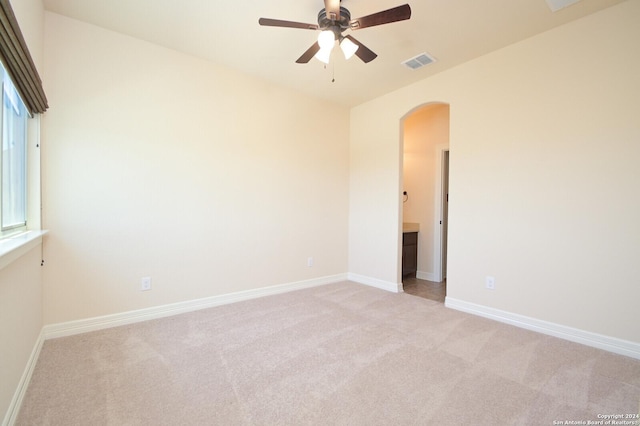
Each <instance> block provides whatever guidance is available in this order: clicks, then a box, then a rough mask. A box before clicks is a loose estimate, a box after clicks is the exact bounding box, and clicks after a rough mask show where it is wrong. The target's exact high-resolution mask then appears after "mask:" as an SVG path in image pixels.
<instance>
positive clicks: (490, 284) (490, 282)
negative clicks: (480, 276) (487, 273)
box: [485, 277, 496, 290]
mask: <svg viewBox="0 0 640 426" xmlns="http://www.w3.org/2000/svg"><path fill="white" fill-rule="evenodd" d="M485 287H487V288H488V289H489V290H495V289H496V279H495V278H494V277H487V278H486V280H485Z"/></svg>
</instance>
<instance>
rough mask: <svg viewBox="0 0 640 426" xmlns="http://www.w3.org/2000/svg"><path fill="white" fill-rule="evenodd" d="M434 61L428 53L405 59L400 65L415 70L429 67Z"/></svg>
mask: <svg viewBox="0 0 640 426" xmlns="http://www.w3.org/2000/svg"><path fill="white" fill-rule="evenodd" d="M435 61H436V60H435V58H434V57H433V56H431V55H429V54H428V53H421V54H419V55H418V56H414V57H413V58H411V59H407V60H406V61H404V62H403V63H402V65H404V66H406V67H407V68H411V69H412V70H417V69H418V68H422V67H424V66H425V65H429V64H431V63H433V62H435Z"/></svg>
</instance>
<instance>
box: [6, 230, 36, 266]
mask: <svg viewBox="0 0 640 426" xmlns="http://www.w3.org/2000/svg"><path fill="white" fill-rule="evenodd" d="M47 232H48V231H46V230H43V231H40V230H33V231H25V232H23V233H21V234H18V235H14V236H12V237H8V238H5V239H2V240H0V269H3V268H5V267H7V266H8V265H10V264H11V263H12V262H13V261H15V260H16V259H18V258H20V257H21V256H23V255H24V254H26V253H27V252H29V250H31V249H32V248H34V247H37V246H38V245H40V244H42V236H43V235H45V234H46V233H47Z"/></svg>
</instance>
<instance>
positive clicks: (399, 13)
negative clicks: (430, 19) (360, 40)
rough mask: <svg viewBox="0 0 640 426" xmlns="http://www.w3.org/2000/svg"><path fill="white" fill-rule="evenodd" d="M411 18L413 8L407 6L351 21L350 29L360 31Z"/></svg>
mask: <svg viewBox="0 0 640 426" xmlns="http://www.w3.org/2000/svg"><path fill="white" fill-rule="evenodd" d="M409 18H411V7H410V6H409V5H408V4H405V5H402V6H398V7H394V8H391V9H388V10H384V11H382V12H378V13H374V14H372V15H367V16H363V17H362V18H357V19H352V20H350V21H349V28H351V29H352V30H359V29H361V28H367V27H374V26H376V25H383V24H389V23H391V22H397V21H404V20H406V19H409Z"/></svg>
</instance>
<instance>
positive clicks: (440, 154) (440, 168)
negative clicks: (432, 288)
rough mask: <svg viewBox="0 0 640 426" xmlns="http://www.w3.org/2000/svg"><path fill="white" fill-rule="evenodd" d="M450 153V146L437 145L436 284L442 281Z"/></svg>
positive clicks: (434, 225) (434, 240)
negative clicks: (443, 234) (447, 152)
mask: <svg viewBox="0 0 640 426" xmlns="http://www.w3.org/2000/svg"><path fill="white" fill-rule="evenodd" d="M446 151H449V144H445V143H442V144H437V145H436V164H435V166H436V179H435V181H436V182H435V184H436V188H435V200H434V201H435V202H434V203H433V205H434V206H435V214H434V218H435V221H434V224H433V230H434V232H433V263H434V265H433V272H434V280H435V281H436V282H441V281H442V256H443V253H442V220H443V214H444V205H443V200H444V194H443V190H444V172H445V169H444V160H445V152H446Z"/></svg>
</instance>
